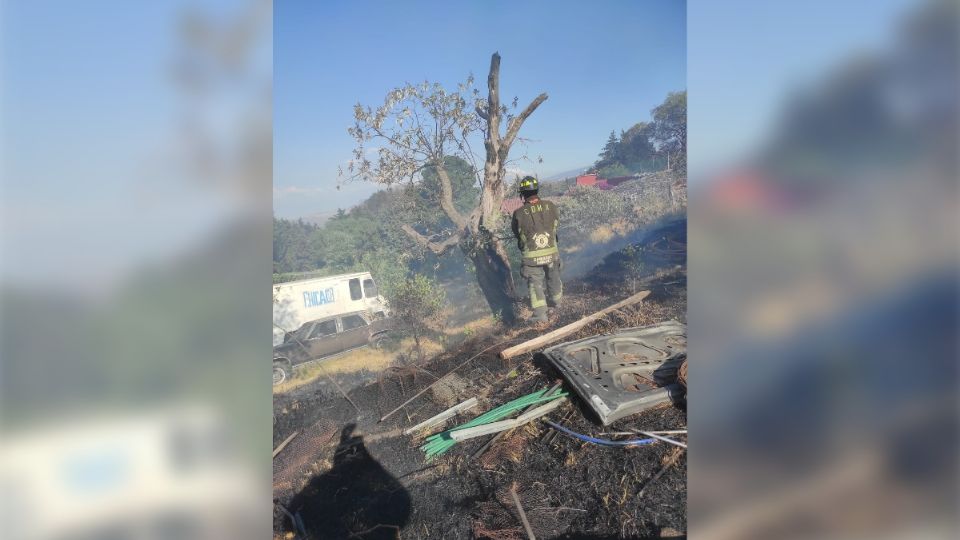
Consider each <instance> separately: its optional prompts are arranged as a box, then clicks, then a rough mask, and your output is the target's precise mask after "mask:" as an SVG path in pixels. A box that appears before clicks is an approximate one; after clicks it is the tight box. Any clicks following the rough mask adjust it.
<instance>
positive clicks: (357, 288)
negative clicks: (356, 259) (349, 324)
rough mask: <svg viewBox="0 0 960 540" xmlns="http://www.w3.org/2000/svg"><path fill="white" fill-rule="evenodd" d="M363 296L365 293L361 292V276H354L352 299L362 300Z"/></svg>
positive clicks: (351, 291)
mask: <svg viewBox="0 0 960 540" xmlns="http://www.w3.org/2000/svg"><path fill="white" fill-rule="evenodd" d="M361 298H363V293H362V292H360V278H353V279H351V280H350V299H351V300H360V299H361Z"/></svg>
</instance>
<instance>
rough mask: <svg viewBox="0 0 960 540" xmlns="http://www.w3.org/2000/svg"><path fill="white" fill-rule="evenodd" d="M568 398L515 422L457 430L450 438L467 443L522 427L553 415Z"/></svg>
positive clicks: (554, 402)
mask: <svg viewBox="0 0 960 540" xmlns="http://www.w3.org/2000/svg"><path fill="white" fill-rule="evenodd" d="M566 401H567V398H559V399H556V400H554V401H551V402H549V403H546V404H544V405H541V406H539V407H537V408H535V409H533V410H532V411H527V412H525V413H523V414H521V415H520V416H518V417H516V418H514V419H513V420H500V421H499V422H490V423H489V424H482V425H479V426H474V427H470V428H464V429H455V430H453V431H451V432H450V438H451V439H453V440H455V441H465V440H467V439H473V438H475V437H483V436H484V435H489V434H491V433H500V432H503V431H506V430H508V429H513V428H516V427H520V426H522V425H524V424H526V423H528V422H532V421H533V420H536V419H537V418H540V417H541V416H544V415H546V414H549V413H551V412H552V411H553V410H554V409H556V408H557V407H559V406H560V405H563V403H564V402H566Z"/></svg>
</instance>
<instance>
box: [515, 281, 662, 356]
mask: <svg viewBox="0 0 960 540" xmlns="http://www.w3.org/2000/svg"><path fill="white" fill-rule="evenodd" d="M647 296H650V291H640V292H638V293H637V294H635V295H633V296H631V297H630V298H627V299H626V300H624V301H622V302H618V303H616V304H614V305H612V306H610V307H608V308H605V309H602V310H600V311H598V312H596V313H594V314H593V315H588V316H586V317H584V318H582V319H580V320H579V321H574V322H572V323H570V324H568V325H566V326H563V327H560V328H557V329H556V330H554V331H553V332H550V333H548V334H544V335H542V336H539V337H536V338H533V339H531V340H529V341H525V342H523V343H521V344H519V345H514V346H513V347H510V348H508V349H504V350H503V351H501V352H500V358H503V359H504V360H507V359H510V358H513V357H514V356H519V355H521V354H523V353H526V352H530V351H532V350H534V349H539V348H541V347H544V346H546V345H549V344H551V343H553V342H555V341H559V340H560V339H562V338H564V337H566V336H569V335H570V334H572V333H574V332H576V331H577V330H580V329H581V328H583V327H584V326H586V325H588V324H590V323H592V322H594V321H597V320H599V319H601V318H603V317H604V316H605V315H607V314H609V313H611V312H613V311H616V310H618V309H621V308H625V307H627V306H631V305H633V304H637V303H639V302H642V301H643V299H644V298H646V297H647Z"/></svg>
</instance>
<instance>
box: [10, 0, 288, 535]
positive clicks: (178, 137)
mask: <svg viewBox="0 0 960 540" xmlns="http://www.w3.org/2000/svg"><path fill="white" fill-rule="evenodd" d="M0 6H2V8H0V18H2V22H0V36H2V38H0V40H2V41H0V43H2V45H0V47H2V52H0V62H2V67H0V93H2V94H0V115H2V116H0V118H2V129H3V131H2V136H0V151H2V163H0V171H2V193H0V195H2V200H0V205H2V206H0V208H2V210H0V242H2V243H0V257H2V276H0V302H2V303H0V306H2V307H0V320H2V330H0V340H2V341H0V356H2V376H0V403H2V433H3V435H2V441H3V442H2V446H0V484H2V486H3V489H2V495H0V497H2V499H0V509H2V510H0V520H2V530H3V536H4V537H5V538H11V539H21V538H38V539H39V538H266V537H269V535H270V534H271V533H270V522H271V505H270V490H271V484H270V474H271V468H270V463H269V459H268V455H269V453H270V450H271V426H270V420H269V418H270V409H271V388H270V383H269V382H268V377H267V374H268V370H269V367H268V366H267V364H266V363H265V360H264V359H265V358H267V357H268V356H267V355H268V354H270V351H269V342H270V335H271V334H270V320H271V319H270V318H271V313H270V308H269V306H270V301H271V299H270V296H269V295H268V293H267V286H266V285H267V284H268V283H269V280H270V273H271V262H270V259H271V247H270V238H271V235H270V214H271V169H272V163H271V161H272V148H271V140H272V120H271V114H272V113H271V87H272V24H271V21H272V5H271V3H270V2H269V1H258V0H250V1H222V0H210V1H203V0H201V1H191V2H186V1H172V2H121V1H115V0H96V1H93V2H69V1H46V2H29V1H19V0H9V1H3V2H0Z"/></svg>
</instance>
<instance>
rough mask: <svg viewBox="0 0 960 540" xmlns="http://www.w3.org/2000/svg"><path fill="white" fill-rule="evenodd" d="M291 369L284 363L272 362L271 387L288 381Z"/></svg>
mask: <svg viewBox="0 0 960 540" xmlns="http://www.w3.org/2000/svg"><path fill="white" fill-rule="evenodd" d="M291 372H292V369H291V368H290V364H288V363H286V362H274V363H273V385H274V386H277V385H278V384H282V383H284V382H286V381H288V380H290V375H291V374H292V373H291Z"/></svg>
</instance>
